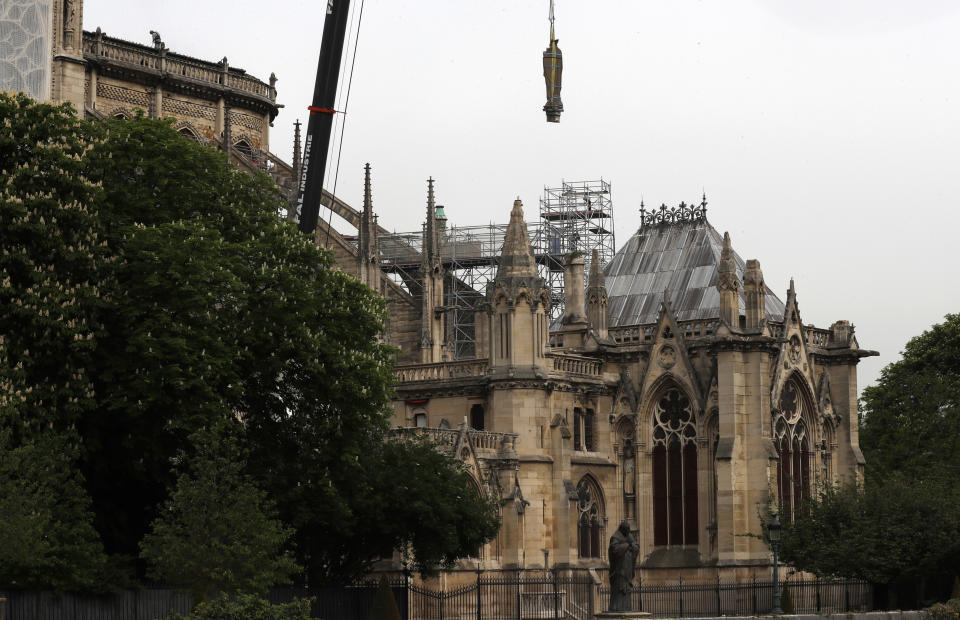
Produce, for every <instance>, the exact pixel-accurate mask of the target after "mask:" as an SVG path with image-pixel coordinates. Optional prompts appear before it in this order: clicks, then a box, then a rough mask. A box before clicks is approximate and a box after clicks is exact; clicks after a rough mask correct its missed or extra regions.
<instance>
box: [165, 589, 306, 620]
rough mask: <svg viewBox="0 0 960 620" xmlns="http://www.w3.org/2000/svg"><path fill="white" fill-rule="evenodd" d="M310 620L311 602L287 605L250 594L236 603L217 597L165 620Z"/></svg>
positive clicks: (241, 597)
mask: <svg viewBox="0 0 960 620" xmlns="http://www.w3.org/2000/svg"><path fill="white" fill-rule="evenodd" d="M197 618H205V619H207V620H309V618H310V599H306V598H298V599H294V600H293V601H291V602H289V603H278V604H274V603H270V602H269V601H266V600H264V599H262V598H260V597H258V596H255V595H252V594H241V595H239V596H238V597H237V598H236V599H235V600H234V599H228V598H227V597H225V596H224V597H220V598H218V599H215V600H213V601H204V602H202V603H200V604H198V605H197V606H196V607H195V608H194V610H193V611H192V612H190V614H189V615H186V616H183V615H180V614H172V615H170V616H168V617H167V620H196V619H197Z"/></svg>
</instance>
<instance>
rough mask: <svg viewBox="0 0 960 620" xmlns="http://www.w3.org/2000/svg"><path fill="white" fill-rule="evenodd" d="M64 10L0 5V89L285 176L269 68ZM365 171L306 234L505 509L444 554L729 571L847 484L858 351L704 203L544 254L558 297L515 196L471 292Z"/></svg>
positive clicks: (56, 0) (752, 568) (764, 567)
mask: <svg viewBox="0 0 960 620" xmlns="http://www.w3.org/2000/svg"><path fill="white" fill-rule="evenodd" d="M82 8H83V7H82V0H39V1H36V0H29V1H27V0H11V1H10V2H7V3H5V4H4V9H3V14H0V21H3V22H4V26H5V27H9V28H13V29H14V30H16V32H18V33H20V34H21V35H22V36H19V35H18V37H16V38H15V39H16V40H18V41H21V43H22V45H21V46H20V47H19V48H17V49H14V50H13V51H12V52H11V53H12V57H11V58H8V59H4V60H5V62H6V65H5V67H4V71H3V73H2V76H0V77H2V78H3V83H2V84H0V87H2V88H4V89H10V90H23V91H26V92H28V93H29V94H31V95H32V96H34V97H35V98H38V99H41V100H53V101H69V102H71V103H73V105H74V106H75V107H76V109H77V110H78V111H80V112H81V113H82V114H83V115H85V116H87V117H116V116H120V117H126V116H130V115H132V114H135V113H137V110H140V111H142V112H143V113H144V114H146V115H147V116H150V117H156V118H167V117H172V118H174V119H175V120H174V122H175V125H174V128H175V129H177V130H178V131H180V132H181V133H182V134H183V135H184V136H186V137H188V138H190V139H194V140H197V141H200V142H202V143H206V144H209V145H211V146H214V147H218V148H223V149H224V150H226V151H227V152H228V153H230V155H231V157H232V159H233V161H234V162H235V163H236V164H237V165H238V166H241V167H243V168H245V169H249V170H251V171H256V170H260V171H264V172H266V173H268V174H270V175H271V176H272V177H273V178H274V179H275V181H276V182H277V183H278V184H279V185H280V186H281V187H282V188H285V189H287V190H288V191H291V192H293V191H295V187H294V181H293V179H296V178H299V166H300V156H301V153H300V148H299V144H296V145H295V147H294V157H293V163H292V164H288V163H286V162H284V161H283V160H281V159H280V158H278V157H276V156H275V155H273V154H272V153H271V152H270V145H269V127H270V124H271V123H272V122H273V120H274V118H275V117H276V115H277V112H278V109H279V106H278V105H277V103H276V88H275V83H276V78H275V77H273V76H271V77H270V79H269V80H268V81H267V82H263V81H261V80H259V79H257V78H255V77H253V76H250V75H247V74H246V73H245V72H244V71H243V70H242V69H238V68H236V67H233V66H231V65H230V64H229V63H228V61H227V59H226V58H223V59H222V60H220V61H218V62H209V61H204V60H199V59H195V58H191V57H187V56H183V55H180V54H176V53H174V52H172V51H170V50H168V49H167V48H166V45H165V44H164V43H163V41H162V39H161V37H160V35H159V34H158V33H153V44H152V45H142V44H138V43H132V42H128V41H124V40H122V39H117V38H113V37H109V36H107V35H105V34H104V33H103V32H101V31H100V30H99V29H97V30H96V31H94V32H88V31H84V30H83V29H82V27H81V24H82ZM31 11H32V13H31ZM364 184H365V187H364V190H365V191H364V204H363V206H362V209H354V208H352V207H351V206H349V205H347V204H345V203H344V202H343V201H341V200H339V199H337V198H336V197H333V196H330V195H329V194H326V195H325V196H324V200H325V203H326V204H325V206H328V207H329V208H330V209H331V210H333V211H334V212H336V213H337V214H338V215H340V216H341V217H342V218H343V219H344V220H345V221H346V222H347V224H349V225H350V226H351V227H352V228H355V229H356V234H355V235H354V234H349V235H348V234H342V233H340V232H337V231H336V230H333V229H332V228H330V227H329V225H328V224H324V223H321V227H320V228H319V229H318V231H317V233H316V239H317V242H318V243H319V244H321V245H323V246H325V247H327V248H329V249H330V250H331V251H332V252H333V254H334V257H335V258H336V261H337V264H338V266H339V268H340V269H342V270H344V271H345V272H348V273H352V274H355V275H356V277H357V278H358V279H360V280H361V281H362V282H364V283H365V284H366V285H368V286H369V287H370V288H372V289H374V290H376V291H377V292H379V293H380V294H381V295H382V296H383V297H384V298H385V299H386V301H387V305H388V311H389V318H388V323H387V325H386V329H385V334H384V339H385V341H386V342H388V343H389V344H391V345H393V346H394V347H395V348H396V350H397V360H396V361H397V365H396V383H395V392H396V397H395V399H394V400H393V402H392V413H393V423H394V426H395V427H396V429H397V432H398V433H407V432H415V433H425V434H428V435H430V436H432V437H434V438H435V439H436V440H437V441H438V445H439V446H441V449H444V450H448V451H449V453H450V454H452V455H454V456H455V457H456V458H458V459H460V460H461V461H462V462H463V463H464V464H465V466H466V467H467V469H468V471H469V472H470V474H471V476H472V480H473V482H474V483H475V484H476V486H477V489H478V490H479V491H480V492H481V493H483V494H484V495H486V496H487V497H490V498H491V499H493V500H495V501H496V502H497V504H498V505H499V507H500V517H501V523H502V525H501V528H500V532H499V534H498V536H497V537H496V538H495V539H494V540H493V541H491V542H490V543H488V544H487V545H486V546H485V547H484V549H483V550H482V552H481V555H480V556H479V557H477V558H472V559H468V560H463V561H462V562H461V563H460V568H461V569H463V570H470V571H473V570H476V569H478V568H485V569H498V568H521V567H522V568H548V567H569V568H587V569H590V568H593V569H596V568H603V567H605V566H606V565H607V558H606V554H607V549H606V543H607V540H608V539H609V537H610V535H611V534H612V533H613V532H614V530H616V529H617V527H618V525H619V524H620V523H621V522H622V521H626V522H627V523H628V524H629V527H630V528H631V530H632V531H633V533H634V536H635V537H636V539H637V541H638V542H639V544H640V554H639V558H638V563H639V564H640V568H641V570H642V571H646V572H645V573H644V579H645V580H649V579H653V580H656V579H657V578H658V577H662V578H663V579H667V578H675V577H676V576H678V575H679V576H682V577H684V578H687V577H689V578H691V579H692V580H701V581H709V580H713V579H717V578H722V579H723V580H725V581H729V580H747V579H750V578H752V577H755V576H757V575H767V574H769V564H770V552H769V549H768V547H767V545H766V544H765V543H764V542H763V541H762V540H761V539H760V537H759V536H760V534H761V532H762V522H763V519H765V518H766V517H767V515H769V514H770V513H771V512H776V513H778V515H779V516H780V518H781V520H789V519H791V518H792V515H793V514H794V511H795V510H796V509H797V506H798V505H799V503H800V502H801V501H802V500H803V498H805V497H808V496H810V495H812V494H814V493H815V492H816V491H817V489H818V488H822V487H823V486H824V485H829V484H833V483H835V482H839V481H843V480H858V479H860V478H861V477H862V472H863V466H864V461H863V456H862V454H861V451H860V448H859V445H858V437H857V395H858V388H857V363H858V361H859V360H860V359H861V358H862V357H866V356H869V355H875V354H876V353H875V352H873V351H869V350H865V349H861V348H860V346H859V343H858V342H857V338H856V336H855V334H854V328H853V325H852V324H851V323H850V322H848V321H846V320H837V321H835V322H833V323H832V324H831V325H830V327H829V328H818V327H815V326H813V325H812V324H810V323H805V322H804V321H803V317H802V315H801V311H800V305H799V302H798V293H797V290H796V289H795V287H794V283H793V282H792V281H791V282H790V283H789V285H788V286H785V287H784V288H785V289H786V290H785V297H784V298H782V299H781V298H780V297H778V296H777V294H776V293H775V292H774V290H773V289H771V288H770V287H768V286H767V283H766V281H765V280H764V276H763V272H762V270H761V268H760V263H759V261H757V260H754V259H751V260H746V261H744V260H743V259H742V258H741V257H740V256H739V255H738V254H737V253H736V251H735V250H734V245H733V240H731V238H730V236H729V235H727V234H723V235H721V234H720V233H719V232H718V230H717V229H715V228H714V227H713V225H711V223H710V221H709V220H708V219H707V205H706V199H704V201H703V202H702V203H700V204H694V205H687V204H683V203H681V204H680V205H679V206H678V207H675V208H667V207H666V206H662V207H660V208H659V209H655V210H652V211H646V210H643V211H642V213H641V215H642V218H641V219H642V221H641V225H640V228H639V229H638V230H637V231H636V232H635V233H634V234H633V235H632V236H631V237H630V238H629V239H628V240H627V242H626V243H625V244H623V245H622V246H621V247H619V248H618V249H614V250H615V251H611V255H610V256H601V255H598V254H596V253H591V252H581V251H577V250H575V249H574V250H573V251H569V252H556V253H554V254H553V255H552V258H551V260H553V261H554V263H555V264H554V266H553V267H550V269H554V267H555V269H554V270H555V271H556V272H557V273H562V296H560V297H558V295H557V289H556V287H552V286H551V283H550V282H548V281H547V279H545V273H544V262H543V255H541V254H538V253H536V252H535V251H534V248H533V246H532V243H531V234H530V231H529V230H528V219H527V217H526V216H525V213H524V206H523V204H522V203H521V201H520V200H516V201H515V202H514V203H513V206H512V208H509V209H508V203H507V204H505V205H504V209H503V216H504V218H505V219H506V218H507V217H509V223H508V224H507V225H506V226H505V228H504V229H503V231H502V234H500V235H499V236H498V237H497V247H496V249H495V250H496V251H495V253H494V254H490V256H491V263H490V264H491V269H492V270H491V272H490V277H489V278H487V279H486V280H485V281H484V282H483V283H482V286H478V285H476V284H475V283H472V282H467V281H465V280H464V279H463V276H462V274H461V273H460V272H458V271H457V270H456V269H455V268H454V265H453V264H452V263H451V260H450V258H451V256H450V254H451V251H452V250H451V249H452V248H456V247H459V246H456V244H454V243H452V242H451V238H450V235H449V231H448V229H447V227H446V215H445V213H444V209H443V207H442V206H439V205H437V204H436V201H435V196H434V187H433V181H432V180H431V181H430V182H429V184H428V188H427V201H426V203H427V204H426V216H425V222H423V229H422V236H421V238H420V239H419V240H417V241H416V242H415V243H407V242H403V243H400V242H399V241H398V240H397V239H396V238H390V237H389V235H387V231H385V230H384V229H383V228H382V227H380V226H379V225H378V223H377V218H376V215H375V213H374V210H373V201H372V190H371V176H370V168H369V166H368V167H367V169H366V174H365V179H364ZM588 208H589V207H588ZM388 244H389V245H390V246H391V247H390V248H387V247H386V246H387V245H388ZM387 250H389V252H391V255H392V256H398V255H402V257H403V258H404V261H405V262H404V263H403V264H404V265H405V267H404V268H403V269H399V268H397V269H394V267H395V266H396V265H398V264H400V263H398V262H392V263H390V266H389V268H388V265H387V261H385V260H384V256H385V252H386V251H387ZM588 266H589V268H588ZM783 284H785V283H781V286H782V285H783ZM451 300H459V301H456V303H454V302H452V301H451ZM464 308H467V310H469V312H465V313H464V312H461V314H457V312H459V311H461V310H463V309H464ZM560 308H562V311H560V310H559V309H560ZM459 332H462V334H466V336H463V338H461V337H460V336H458V335H457V334H458V333H459ZM462 334H461V335H462ZM458 339H459V340H458ZM461 341H463V342H466V343H468V344H469V346H465V347H461V346H459V345H458V342H461ZM398 562H399V558H394V560H392V561H385V562H384V563H383V566H382V568H385V569H390V568H397V567H398Z"/></svg>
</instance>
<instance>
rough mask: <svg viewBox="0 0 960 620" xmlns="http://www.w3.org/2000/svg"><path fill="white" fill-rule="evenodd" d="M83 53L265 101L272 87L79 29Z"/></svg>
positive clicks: (239, 74)
mask: <svg viewBox="0 0 960 620" xmlns="http://www.w3.org/2000/svg"><path fill="white" fill-rule="evenodd" d="M83 54H84V56H85V57H87V58H88V59H91V60H94V61H97V62H101V63H110V64H118V65H122V66H126V67H134V68H136V69H139V70H141V71H147V72H150V73H157V74H160V75H163V76H166V77H172V78H185V79H188V80H194V81H197V82H202V83H205V84H209V85H217V86H220V87H223V88H229V89H233V90H236V91H241V92H244V93H248V94H251V95H255V96H256V97H260V98H262V99H266V100H269V101H275V100H276V91H275V90H274V89H273V88H272V87H271V86H270V85H269V84H267V83H265V82H262V81H260V80H258V79H257V78H255V77H253V76H251V75H247V74H245V73H243V72H242V71H239V70H237V69H230V68H229V67H228V66H226V65H224V64H221V63H212V62H205V61H202V60H198V59H195V58H190V57H189V56H182V55H180V54H173V53H171V52H169V51H168V50H166V49H163V50H158V49H156V48H153V47H148V46H145V45H139V44H137V43H132V42H130V41H123V40H121V39H114V38H112V37H106V36H104V35H103V33H101V32H99V31H98V32H84V33H83Z"/></svg>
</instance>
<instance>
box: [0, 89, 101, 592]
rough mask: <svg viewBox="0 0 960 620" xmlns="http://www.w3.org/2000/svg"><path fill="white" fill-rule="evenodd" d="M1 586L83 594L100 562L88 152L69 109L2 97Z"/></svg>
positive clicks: (97, 247)
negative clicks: (81, 439) (85, 440)
mask: <svg viewBox="0 0 960 620" xmlns="http://www.w3.org/2000/svg"><path fill="white" fill-rule="evenodd" d="M0 118H3V127H2V129H0V166H2V168H3V170H2V176H0V179H2V180H0V248H2V253H0V582H2V583H4V584H7V585H15V586H17V587H51V588H56V589H89V588H94V587H96V586H97V585H98V584H99V582H100V577H101V575H100V572H101V570H102V569H103V568H104V566H105V563H104V560H105V558H104V555H103V550H102V547H101V544H100V541H99V539H98V537H97V533H96V531H95V530H94V529H93V527H92V524H91V522H92V512H91V509H90V500H89V497H88V496H87V493H86V491H85V489H84V480H83V478H82V476H80V475H78V474H77V473H76V471H75V467H76V462H77V458H78V456H79V454H80V453H79V452H78V449H77V448H78V438H77V436H76V433H75V430H74V425H75V424H76V422H77V421H78V420H79V419H80V418H81V416H82V415H84V413H85V412H88V411H89V410H90V409H91V408H92V407H93V404H94V398H93V397H94V394H93V388H92V381H91V377H90V373H89V365H90V359H91V354H92V351H93V350H94V347H95V345H96V338H95V336H96V332H97V327H98V326H97V323H96V319H95V316H96V309H97V307H98V305H99V304H100V299H99V287H100V286H102V283H103V282H105V281H106V280H107V277H106V276H105V274H104V273H103V270H102V267H103V266H104V265H105V264H109V258H108V257H106V256H105V250H104V248H103V246H102V245H101V241H100V238H99V236H98V222H97V217H96V211H95V208H94V205H95V204H96V201H97V198H98V196H99V194H100V190H99V188H97V187H96V186H95V185H94V184H93V183H91V182H90V181H89V180H88V179H87V178H85V176H84V166H83V160H84V158H85V156H86V154H87V152H88V149H90V148H92V144H91V143H89V142H88V141H87V140H86V139H85V138H84V137H83V135H82V132H81V131H80V123H79V121H77V120H76V118H75V117H74V116H73V115H72V110H71V108H70V107H69V106H67V105H64V106H51V105H42V104H35V103H33V102H32V101H30V100H29V99H27V98H26V97H24V96H23V95H8V94H5V93H0Z"/></svg>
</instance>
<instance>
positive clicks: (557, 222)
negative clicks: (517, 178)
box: [535, 179, 616, 324]
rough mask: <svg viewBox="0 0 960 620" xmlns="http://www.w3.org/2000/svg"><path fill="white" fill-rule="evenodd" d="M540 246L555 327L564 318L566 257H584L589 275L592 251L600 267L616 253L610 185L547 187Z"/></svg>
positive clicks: (571, 183)
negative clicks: (574, 253)
mask: <svg viewBox="0 0 960 620" xmlns="http://www.w3.org/2000/svg"><path fill="white" fill-rule="evenodd" d="M538 239H539V242H540V244H539V245H537V246H535V247H536V250H535V251H536V252H537V254H538V255H539V256H541V257H543V259H544V260H542V264H544V265H548V266H549V269H547V271H546V276H545V277H546V278H547V284H548V286H549V288H550V294H551V296H552V298H551V300H550V301H551V304H550V308H551V310H550V317H551V319H552V321H553V322H554V324H556V322H557V321H559V320H560V318H561V317H562V316H563V257H564V256H565V255H567V254H570V253H571V252H579V253H581V254H583V259H584V263H585V265H584V268H585V270H586V272H587V273H589V272H590V263H592V262H593V250H596V251H597V256H598V258H599V260H600V265H601V267H602V266H603V265H606V264H607V263H608V262H609V261H610V259H611V258H613V255H614V252H616V242H615V239H614V230H613V202H612V199H611V194H610V183H608V182H607V181H604V180H603V179H600V180H599V181H569V182H568V181H563V182H562V183H561V185H560V187H545V188H544V189H543V197H542V198H541V199H540V234H539V236H538Z"/></svg>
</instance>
